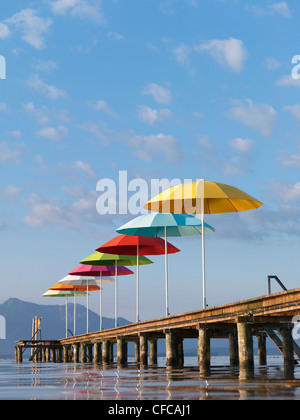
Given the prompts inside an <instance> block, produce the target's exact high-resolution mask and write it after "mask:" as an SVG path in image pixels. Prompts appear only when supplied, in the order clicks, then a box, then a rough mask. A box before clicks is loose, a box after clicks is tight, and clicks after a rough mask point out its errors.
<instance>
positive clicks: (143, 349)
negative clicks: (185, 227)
mask: <svg viewBox="0 0 300 420" xmlns="http://www.w3.org/2000/svg"><path fill="white" fill-rule="evenodd" d="M297 315H300V288H297V289H293V290H287V291H283V292H279V293H273V294H269V295H264V296H260V297H256V298H252V299H247V300H243V301H238V302H234V303H229V304H225V305H219V306H215V307H210V308H207V309H205V310H197V311H192V312H187V313H183V314H177V315H171V316H168V317H163V318H159V319H153V320H149V321H143V322H139V323H134V324H129V325H125V326H122V327H117V328H112V329H108V330H103V331H96V332H91V333H88V334H82V335H78V336H74V337H68V338H63V339H60V340H57V341H56V342H55V345H52V350H55V349H57V347H58V346H61V348H62V350H63V360H64V361H67V360H68V357H69V356H68V354H69V355H70V351H71V350H70V349H72V351H73V358H72V359H73V360H75V361H77V360H79V349H80V353H81V357H80V360H81V361H86V360H89V361H91V360H94V361H96V362H98V361H101V362H109V361H111V358H112V355H111V354H112V350H111V347H112V346H111V345H112V344H113V343H116V342H117V352H118V354H117V360H118V361H120V362H124V360H126V358H127V343H128V342H134V343H135V345H136V361H137V362H141V363H146V364H147V355H148V343H149V344H150V363H152V362H155V360H156V358H157V356H156V348H157V347H156V346H157V344H156V342H157V339H160V338H165V339H166V355H167V357H166V363H167V365H176V364H178V363H179V362H180V363H181V364H182V363H183V346H182V340H183V339H187V338H197V339H198V360H199V365H200V367H201V366H202V367H206V368H207V367H209V365H210V339H211V338H225V337H226V338H229V343H230V358H231V361H232V363H233V364H237V363H239V365H240V368H241V367H243V366H244V367H247V369H248V368H251V367H252V365H253V336H257V337H258V345H259V357H260V362H261V363H263V362H264V361H265V360H266V345H265V342H266V337H267V332H270V331H273V332H274V330H277V331H278V333H275V334H277V335H281V336H282V346H281V348H280V350H281V351H282V353H283V356H284V360H285V364H286V365H287V366H289V365H294V351H293V346H294V345H295V343H294V342H293V339H292V328H293V324H292V319H293V317H294V316H297ZM268 336H269V334H268ZM30 345H31V344H30V343H29V342H28V340H19V341H18V342H17V347H16V348H24V347H29V346H30ZM41 346H42V347H47V346H46V343H45V344H41ZM101 347H102V351H101ZM86 349H87V350H88V353H86ZM92 349H94V354H93V352H92ZM16 360H17V356H16ZM250 370H251V369H250Z"/></svg>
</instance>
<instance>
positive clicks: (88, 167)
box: [72, 160, 96, 177]
mask: <svg viewBox="0 0 300 420" xmlns="http://www.w3.org/2000/svg"><path fill="white" fill-rule="evenodd" d="M72 166H73V168H75V169H80V170H82V171H83V172H85V173H86V174H88V175H89V176H90V177H95V176H96V172H95V171H94V170H93V169H92V167H91V165H90V164H88V163H85V162H82V161H81V160H77V161H76V162H74V163H73V164H72Z"/></svg>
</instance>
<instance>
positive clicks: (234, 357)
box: [229, 328, 239, 367]
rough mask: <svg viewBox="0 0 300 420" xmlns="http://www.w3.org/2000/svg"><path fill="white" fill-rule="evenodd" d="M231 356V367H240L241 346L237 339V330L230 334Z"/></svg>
mask: <svg viewBox="0 0 300 420" xmlns="http://www.w3.org/2000/svg"><path fill="white" fill-rule="evenodd" d="M229 355H230V365H231V366H233V367H234V366H238V365H239V344H238V337H237V330H236V328H235V329H234V331H232V332H230V333H229Z"/></svg>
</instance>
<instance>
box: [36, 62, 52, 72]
mask: <svg viewBox="0 0 300 420" xmlns="http://www.w3.org/2000/svg"><path fill="white" fill-rule="evenodd" d="M32 68H34V69H35V70H37V71H46V72H49V71H52V70H55V69H57V63H56V62H55V61H53V60H37V61H36V62H35V63H34V65H33V66H32Z"/></svg>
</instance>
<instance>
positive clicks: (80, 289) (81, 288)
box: [49, 283, 100, 292]
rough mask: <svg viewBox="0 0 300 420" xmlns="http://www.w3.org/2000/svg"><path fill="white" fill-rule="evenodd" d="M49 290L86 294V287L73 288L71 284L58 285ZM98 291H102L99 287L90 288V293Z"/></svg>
mask: <svg viewBox="0 0 300 420" xmlns="http://www.w3.org/2000/svg"><path fill="white" fill-rule="evenodd" d="M49 290H64V291H72V290H76V291H78V292H83V291H84V292H86V286H73V285H71V284H68V285H67V284H62V283H56V284H55V285H54V286H52V287H50V288H49ZM96 290H100V287H98V286H89V291H91V292H94V291H96Z"/></svg>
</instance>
